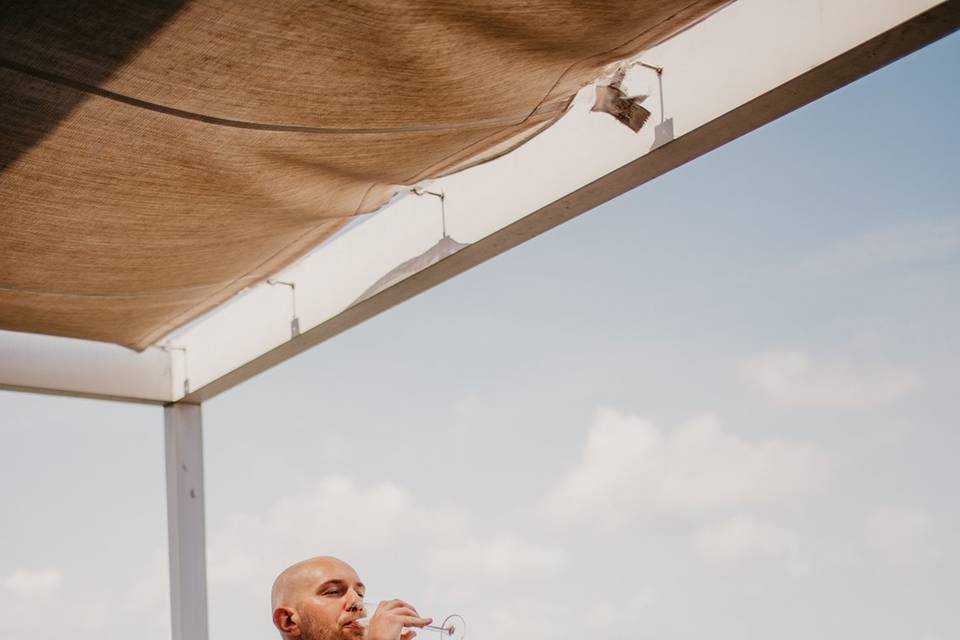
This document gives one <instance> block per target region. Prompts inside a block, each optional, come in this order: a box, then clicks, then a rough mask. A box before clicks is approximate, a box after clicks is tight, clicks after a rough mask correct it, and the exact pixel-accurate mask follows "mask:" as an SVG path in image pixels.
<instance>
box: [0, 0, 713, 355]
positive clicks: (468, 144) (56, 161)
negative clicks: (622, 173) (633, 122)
mask: <svg viewBox="0 0 960 640" xmlns="http://www.w3.org/2000/svg"><path fill="white" fill-rule="evenodd" d="M725 2H726V0H701V1H694V2H691V1H690V0H631V1H627V0H602V1H584V0H568V1H561V0H524V1H523V2H516V1H496V0H477V1H471V2H442V1H426V0H423V1H418V0H393V1H389V0H361V1H356V2H343V1H337V2H324V3H307V2H302V1H297V0H276V1H274V2H269V3H267V2H253V1H250V0H241V1H236V0H231V1H228V0H196V1H193V2H181V3H170V2H167V3H159V2H156V1H155V0H132V1H129V2H95V1H92V0H88V1H82V0H74V1H72V2H22V3H17V2H13V3H6V5H5V7H6V8H5V9H3V10H4V11H6V12H7V14H6V15H2V16H0V91H2V98H0V136H2V140H3V149H2V151H0V160H2V162H3V165H2V173H0V229H2V233H0V329H8V330H13V331H26V332H32V333H44V334H52V335H59V336H69V337H75V338H84V339H89V340H98V341H105V342H112V343H117V344H121V345H125V346H128V347H131V348H134V349H138V350H139V349H144V348H146V347H147V346H149V345H150V344H153V343H155V342H157V341H158V340H159V339H161V338H162V337H163V336H164V335H165V334H167V333H169V332H170V331H172V330H174V329H176V328H177V327H179V326H181V325H183V324H185V323H187V322H189V321H190V320H192V319H194V318H196V317H197V316H198V315H200V314H202V313H204V312H206V311H208V310H210V309H211V308H213V307H215V306H216V305H218V304H220V303H221V302H223V301H225V300H226V299H228V298H229V297H231V296H233V295H234V294H236V293H237V292H238V291H240V290H242V289H244V288H246V287H249V286H251V285H253V284H256V283H257V282H259V281H262V280H263V279H265V278H267V277H268V276H270V275H271V274H273V273H275V272H276V271H278V270H280V269H282V268H283V267H285V266H287V265H288V264H289V263H290V262H291V261H294V260H296V259H297V258H299V257H301V256H302V255H304V254H305V253H306V252H307V251H309V250H310V249H311V248H313V247H315V246H316V245H317V244H318V243H320V242H322V241H323V240H324V239H326V238H328V237H330V235H331V234H333V233H334V232H335V231H336V230H337V229H338V228H340V227H341V226H342V225H343V224H344V223H346V222H347V221H349V220H350V219H351V217H353V216H356V215H357V214H360V213H365V212H370V211H373V210H375V209H377V208H378V207H379V206H381V205H382V204H384V203H385V202H387V201H388V200H389V199H390V197H391V196H392V194H394V193H395V192H396V191H397V190H398V189H400V188H401V187H402V186H403V185H411V184H415V183H417V182H418V181H422V180H425V179H429V178H431V177H437V176H440V175H443V174H445V173H450V172H453V171H456V170H459V169H462V168H464V167H467V166H470V165H472V164H476V163H478V162H482V161H484V160H486V159H490V158H491V157H494V156H496V155H498V154H501V153H504V152H505V151H508V150H510V149H511V148H513V147H515V146H516V145H518V144H521V143H522V142H524V141H525V140H527V139H529V138H530V137H531V136H533V135H535V134H536V133H537V132H539V131H541V130H542V129H543V128H545V127H547V126H549V125H550V124H551V123H553V122H554V121H556V120H557V119H558V118H559V117H560V116H561V115H562V114H563V112H564V110H565V109H566V108H567V106H568V104H569V102H570V99H571V98H572V96H573V95H574V94H575V93H576V91H577V90H578V89H579V88H580V87H582V86H583V85H584V84H587V83H589V82H591V81H593V80H594V79H596V78H597V76H598V75H600V74H602V73H603V72H604V69H605V67H606V66H607V65H609V64H611V63H613V62H616V61H618V60H622V59H625V58H628V57H631V56H634V55H636V54H638V53H639V52H641V51H643V50H644V49H646V48H649V47H651V46H653V45H654V44H656V43H658V42H660V41H662V40H663V39H665V38H666V37H668V36H669V35H671V34H673V33H675V32H676V31H678V30H679V29H682V28H683V27H684V26H686V25H688V24H690V23H691V22H693V21H695V20H697V19H698V18H700V17H702V16H703V15H705V14H707V13H709V12H710V11H712V10H713V9H715V8H716V7H717V6H719V5H721V4H724V3H725ZM18 5H21V6H18ZM558 161H559V160H558ZM567 161H570V162H575V161H576V159H575V158H570V159H567ZM529 170H530V172H531V173H533V172H535V171H538V170H544V168H542V167H530V168H529ZM331 277H335V274H331Z"/></svg>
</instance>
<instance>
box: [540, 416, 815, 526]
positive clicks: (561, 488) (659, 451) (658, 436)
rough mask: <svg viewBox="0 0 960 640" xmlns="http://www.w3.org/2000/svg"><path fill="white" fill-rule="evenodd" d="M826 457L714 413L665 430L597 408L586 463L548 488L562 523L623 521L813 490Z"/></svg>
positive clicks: (552, 510) (547, 508) (548, 506)
mask: <svg viewBox="0 0 960 640" xmlns="http://www.w3.org/2000/svg"><path fill="white" fill-rule="evenodd" d="M827 474H828V465H827V461H826V458H825V456H824V455H823V454H822V453H821V452H819V451H818V450H817V449H815V448H814V447H812V446H809V445H805V444H799V443H794V442H788V441H783V440H776V439H771V440H766V441H764V442H760V443H752V442H749V441H747V440H743V439H741V438H738V437H736V436H734V435H730V434H727V433H724V431H723V429H722V428H721V427H720V424H719V422H718V421H717V420H716V419H715V418H714V417H712V416H709V415H707V416H700V417H698V418H695V419H693V420H691V421H689V422H688V423H686V424H684V425H682V426H681V427H680V428H678V429H675V430H673V431H670V432H664V431H661V430H660V429H658V428H657V427H655V426H654V425H652V424H650V423H649V422H647V421H645V420H643V419H641V418H638V417H634V416H628V415H624V414H622V413H619V412H617V411H613V410H610V409H601V410H599V411H598V412H597V413H596V416H595V418H594V422H593V425H592V427H591V429H590V432H589V434H588V437H587V443H586V447H585V449H584V452H583V457H582V459H581V460H580V462H579V463H578V464H577V465H575V466H574V468H573V469H571V470H570V471H569V472H568V473H567V474H566V476H565V477H564V478H563V479H562V480H561V481H560V483H559V484H558V485H557V486H556V487H555V488H553V489H552V490H551V491H549V492H548V494H547V495H546V497H545V499H544V501H543V503H542V506H541V508H542V512H543V513H544V514H545V515H546V516H547V517H549V518H551V519H552V520H554V521H556V522H561V523H563V522H575V521H584V520H593V519H596V520H598V521H599V522H601V523H602V524H605V525H607V526H620V525H623V524H624V523H625V522H626V521H627V520H629V519H630V518H632V517H634V516H636V515H638V514H643V513H665V512H692V511H704V510H712V509H723V508H730V507H738V506H742V505H748V504H755V503H763V502H770V501H774V500H778V499H782V498H786V497H790V496H796V495H801V494H806V493H810V492H812V491H815V490H816V489H817V488H819V487H820V486H821V485H822V484H823V482H824V481H825V480H826V477H827Z"/></svg>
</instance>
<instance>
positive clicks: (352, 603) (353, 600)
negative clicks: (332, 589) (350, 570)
mask: <svg viewBox="0 0 960 640" xmlns="http://www.w3.org/2000/svg"><path fill="white" fill-rule="evenodd" d="M361 609H363V598H361V597H360V595H359V594H357V593H355V592H351V594H350V599H349V600H348V601H347V611H351V612H355V611H360V610H361Z"/></svg>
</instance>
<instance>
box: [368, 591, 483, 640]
mask: <svg viewBox="0 0 960 640" xmlns="http://www.w3.org/2000/svg"><path fill="white" fill-rule="evenodd" d="M362 607H363V617H362V618H360V619H359V620H357V622H358V623H359V624H360V625H362V626H363V627H364V628H366V627H367V625H369V624H370V618H371V617H373V612H374V611H376V610H377V603H376V602H369V601H367V600H364V601H363V604H362ZM422 628H423V629H426V630H428V631H432V632H434V633H432V634H430V636H429V637H434V638H436V639H437V640H463V637H464V635H465V633H466V629H467V625H466V623H465V622H464V621H463V617H462V616H460V615H458V614H456V613H451V614H450V615H448V616H447V617H446V618H444V619H443V622H442V623H440V624H428V625H426V626H424V627H422ZM434 634H435V635H434Z"/></svg>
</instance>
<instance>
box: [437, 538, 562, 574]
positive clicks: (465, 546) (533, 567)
mask: <svg viewBox="0 0 960 640" xmlns="http://www.w3.org/2000/svg"><path fill="white" fill-rule="evenodd" d="M563 564H564V553H563V550H562V549H560V548H559V547H555V546H538V545H534V544H530V543H527V542H524V541H523V540H520V539H519V538H517V537H516V536H514V535H511V534H501V535H498V536H495V537H494V538H492V539H490V540H488V541H483V542H481V541H477V540H467V541H465V542H464V543H462V544H459V545H457V546H455V547H449V546H448V547H441V548H436V549H432V550H431V551H430V552H429V555H428V567H429V569H430V571H431V572H432V573H433V574H434V575H438V576H450V575H456V574H462V575H469V576H472V577H475V578H476V577H480V578H489V579H498V580H499V579H505V578H515V577H526V578H530V577H544V576H550V575H554V574H556V573H558V572H559V571H560V570H561V569H562V568H563Z"/></svg>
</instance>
